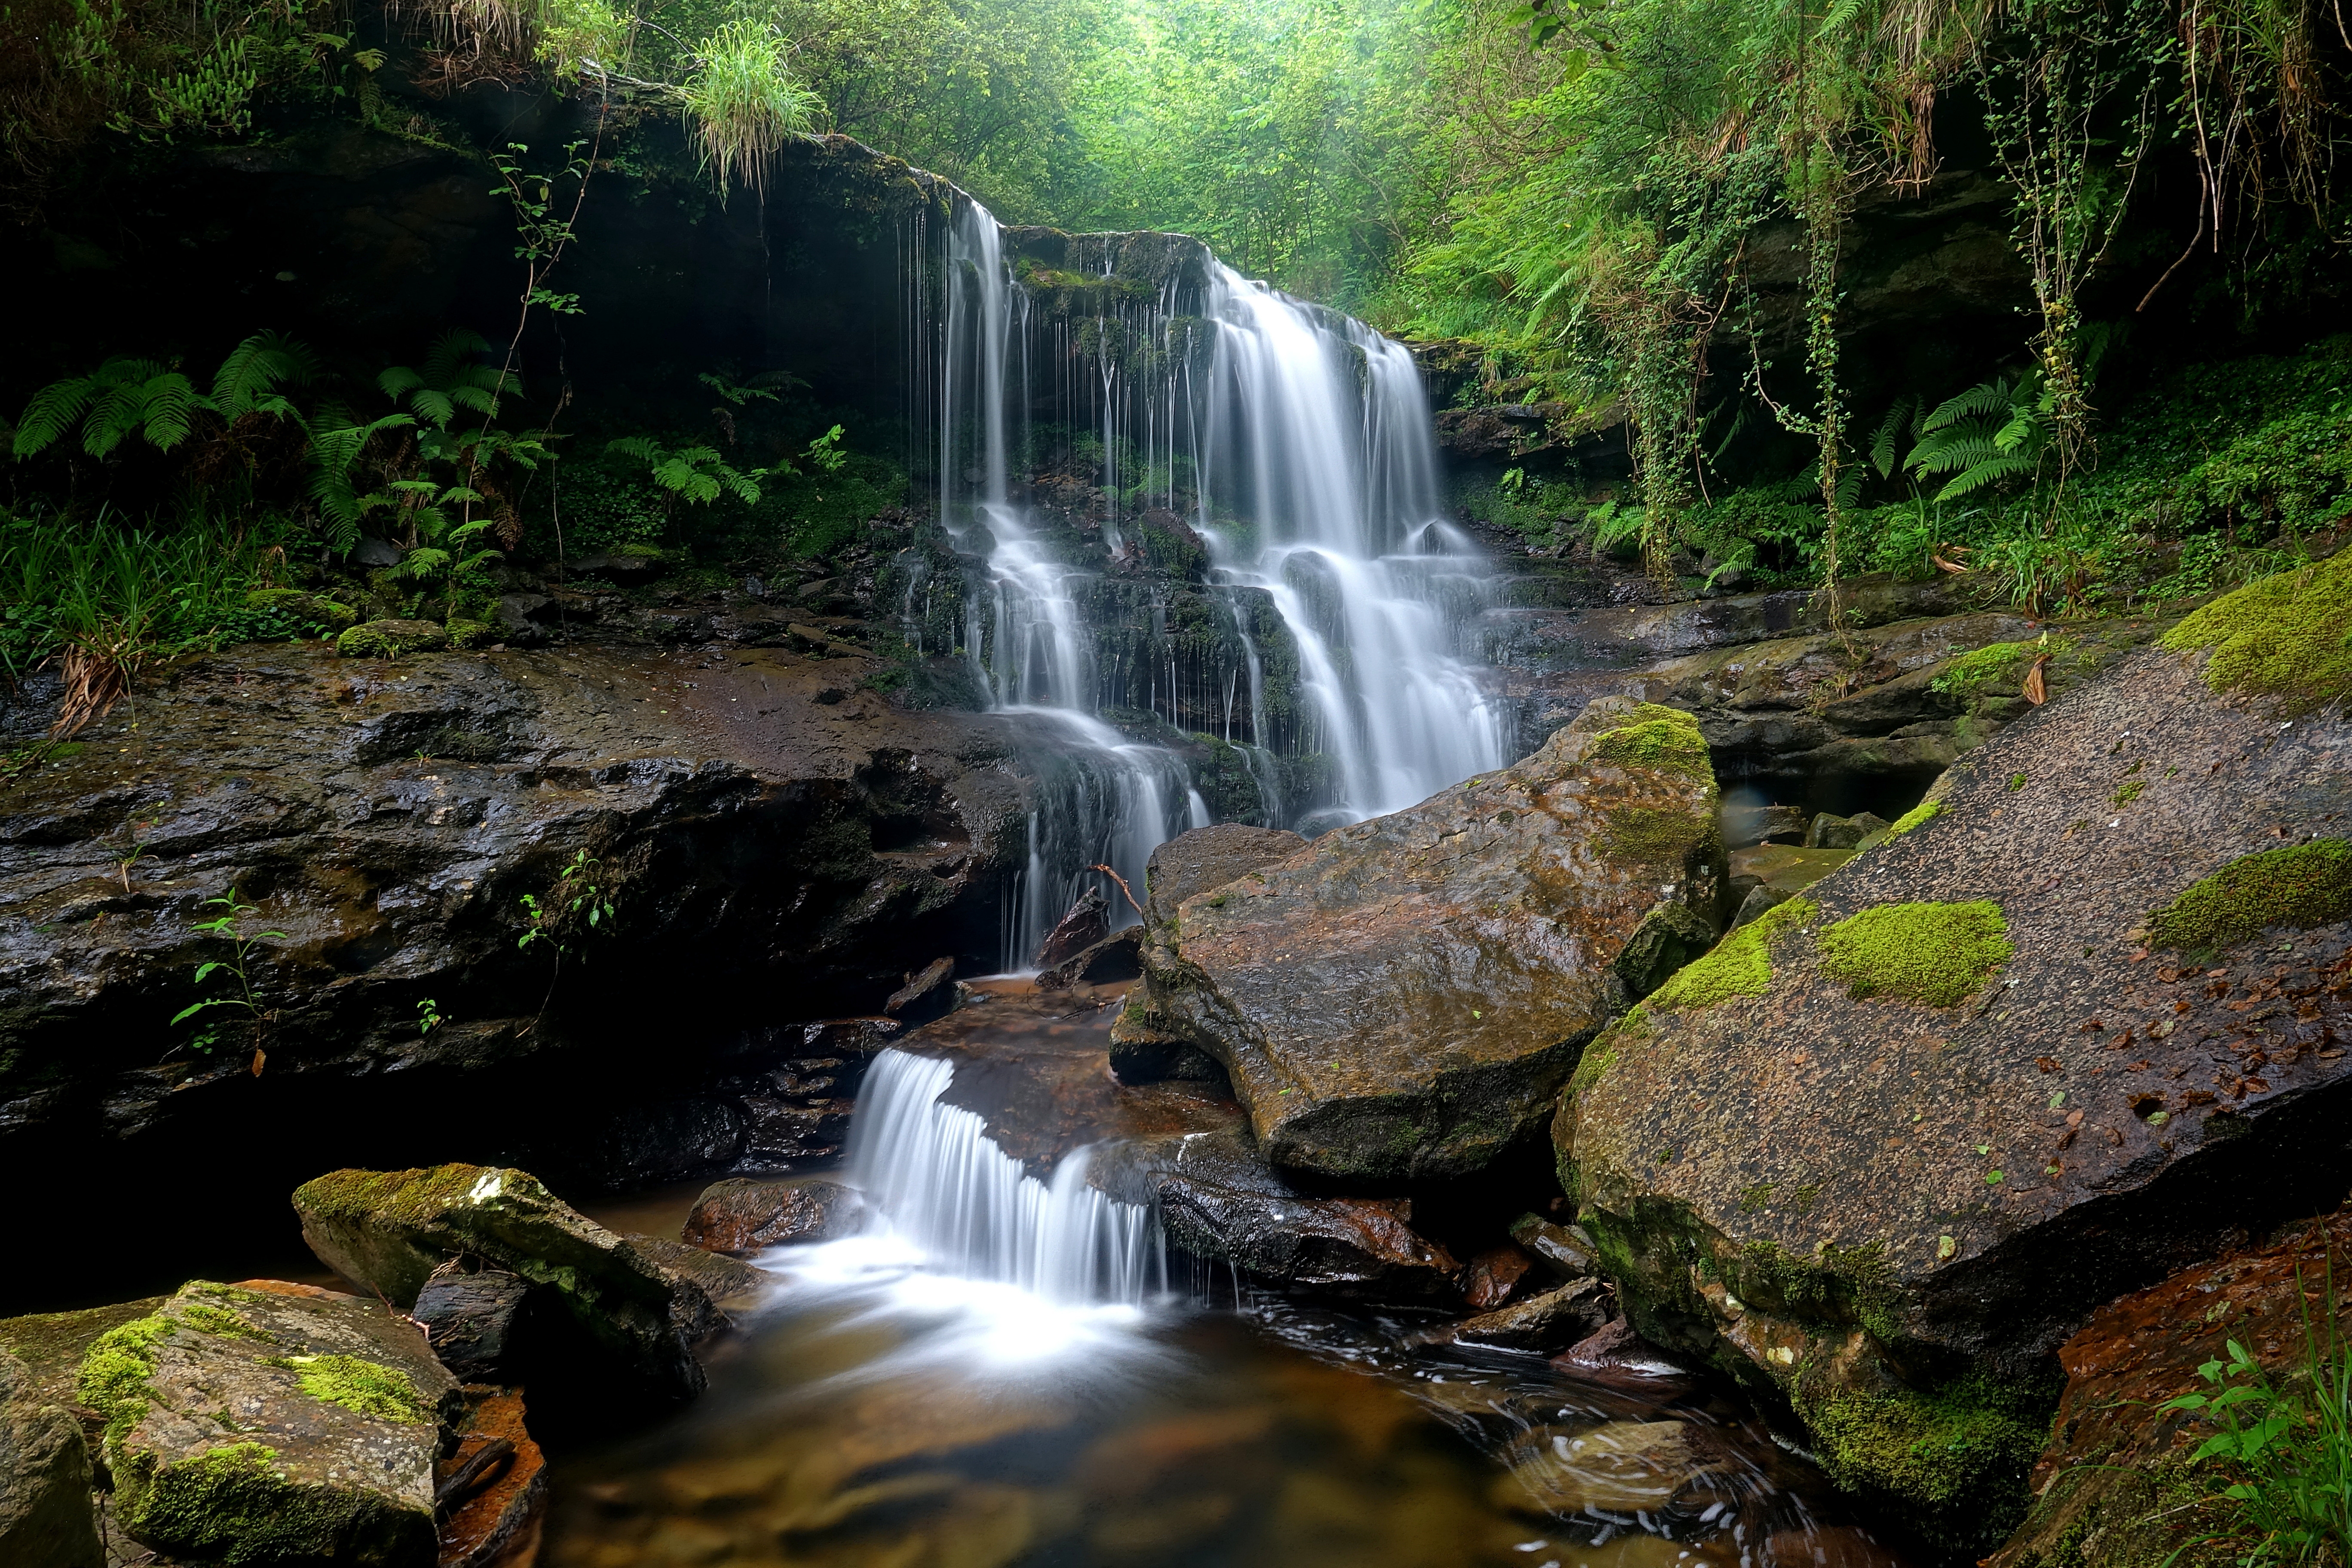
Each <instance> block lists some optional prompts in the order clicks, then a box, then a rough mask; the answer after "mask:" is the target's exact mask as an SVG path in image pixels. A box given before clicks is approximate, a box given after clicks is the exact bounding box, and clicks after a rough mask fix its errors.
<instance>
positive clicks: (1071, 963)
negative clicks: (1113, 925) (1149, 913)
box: [1037, 926, 1143, 991]
mask: <svg viewBox="0 0 2352 1568" xmlns="http://www.w3.org/2000/svg"><path fill="white" fill-rule="evenodd" d="M1142 937H1143V928H1142V927H1140V926H1129V927H1128V928H1127V930H1125V931H1119V932H1118V933H1116V934H1115V935H1111V936H1107V937H1105V938H1103V939H1102V941H1100V942H1096V943H1095V944H1094V945H1093V946H1091V947H1089V948H1087V949H1086V950H1085V951H1084V952H1079V953H1077V954H1076V955H1075V956H1074V957H1071V958H1068V959H1066V960H1064V961H1063V962H1062V963H1059V964H1057V965H1055V967H1054V968H1052V969H1048V970H1045V971H1044V972H1043V973H1040V974H1039V975H1038V976H1037V984H1038V985H1039V986H1041V987H1043V988H1044V989H1046V990H1049V991H1066V990H1068V989H1069V988H1070V987H1071V986H1073V985H1115V984H1118V983H1119V982H1120V981H1122V980H1133V979H1136V978H1137V977H1138V976H1139V975H1140V974H1141V973H1143V955H1142V951H1141V948H1142Z"/></svg>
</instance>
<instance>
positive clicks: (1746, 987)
mask: <svg viewBox="0 0 2352 1568" xmlns="http://www.w3.org/2000/svg"><path fill="white" fill-rule="evenodd" d="M1821 912H1822V911H1821V906H1820V905H1818V904H1816V903H1814V902H1813V901H1812V900H1810V899H1790V900H1788V901H1787V902H1786V903H1783V904H1779V905H1776V906H1774V907H1773V908H1772V909H1769V910H1766V911H1765V912H1764V913H1763V914H1762V915H1760V916H1759V917H1758V918H1757V919H1755V920H1753V921H1748V924H1746V925H1744V926H1741V927H1740V928H1739V929H1738V931H1733V932H1732V933H1731V934H1730V935H1729V936H1727V937H1725V938H1724V939H1723V940H1722V941H1721V942H1717V943H1716V944H1715V947H1714V948H1713V950H1712V951H1710V952H1708V953H1707V954H1706V957H1704V958H1700V959H1696V960H1695V961H1693V962H1692V963H1686V964H1685V965H1684V966H1683V967H1682V968H1681V969H1679V970H1677V971H1675V975H1674V977H1673V978H1672V979H1670V980H1668V981H1667V982H1666V983H1665V984H1664V985H1661V986H1660V987H1658V989H1657V991H1656V992H1655V993H1654V994H1652V995H1651V997H1650V1005H1652V1006H1654V1007H1664V1008H1667V1009H1669V1010H1672V1009H1676V1008H1683V1007H1712V1006H1714V1005H1716V1004H1717V1002H1724V1001H1728V1000H1729V999H1730V998H1732V997H1734V996H1761V995H1763V994H1764V993H1765V992H1767V991H1769V990H1770V989H1771V986H1772V942H1773V941H1774V940H1775V939H1776V938H1778V937H1780V935H1781V934H1782V933H1784V932H1786V931H1792V930H1794V929H1796V928H1797V927H1799V926H1801V925H1803V924H1804V923H1805V922H1806V921H1810V920H1811V919H1813V918H1814V917H1815V916H1816V915H1818V914H1820V913H1821Z"/></svg>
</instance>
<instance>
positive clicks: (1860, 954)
mask: <svg viewBox="0 0 2352 1568" xmlns="http://www.w3.org/2000/svg"><path fill="white" fill-rule="evenodd" d="M2008 930H2009V927H2008V925H2007V923H2006V922H2004V921H2002V920H2001V918H2000V905H1999V904H1996V903H1993V902H1991V901H1990V900H1981V899H1980V900H1977V901H1975V902H1973V903H1966V904H1881V905H1879V906H1878V907H1877V908H1875V909H1869V910H1863V911H1862V912H1861V913H1860V914H1858V915H1854V916H1853V917H1852V918H1850V919H1847V920H1843V921H1838V922H1837V924H1835V925H1833V926H1831V927H1830V928H1829V929H1827V930H1826V931H1822V934H1821V951H1822V973H1825V974H1827V975H1828V976H1829V977H1830V978H1831V979H1832V980H1839V981H1843V982H1844V983H1845V984H1846V985H1847V987H1848V988H1849V990H1850V992H1851V994H1853V995H1854V996H1855V997H1857V998H1860V997H1864V996H1899V997H1902V998H1903V999H1905V1000H1906V1001H1911V1002H1924V1003H1926V1004H1927V1005H1928V1006H1930V1007H1949V1006H1951V1005H1953V1004H1954V1003H1956V1002H1958V1001H1960V1000H1961V999H1962V998H1964V997H1966V996H1969V995H1970V994H1973V993H1975V992H1976V991H1977V990H1978V989H1979V987H1981V986H1982V985H1983V984H1984V983H1985V981H1986V979H1987V978H1988V977H1989V976H1990V974H1991V973H1992V971H1993V970H1994V969H1995V968H1997V967H1999V966H2000V964H2003V963H2007V962H2008V961H2009V960H2010V958H2011V956H2012V955H2013V954H2014V953H2015V952H2016V949H2015V948H2013V947H2011V945H2010V942H2009V937H2008V935H2007V932H2008Z"/></svg>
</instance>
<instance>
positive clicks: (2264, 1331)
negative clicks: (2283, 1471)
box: [1990, 1209, 2352, 1568]
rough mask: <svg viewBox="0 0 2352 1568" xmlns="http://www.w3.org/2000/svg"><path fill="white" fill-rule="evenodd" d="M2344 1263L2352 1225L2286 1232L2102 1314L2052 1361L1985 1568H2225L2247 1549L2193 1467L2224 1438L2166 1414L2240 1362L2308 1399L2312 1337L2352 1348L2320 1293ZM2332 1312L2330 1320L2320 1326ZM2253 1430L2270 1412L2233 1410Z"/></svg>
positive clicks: (2336, 1297)
mask: <svg viewBox="0 0 2352 1568" xmlns="http://www.w3.org/2000/svg"><path fill="white" fill-rule="evenodd" d="M2347 1254H2352V1212H2347V1211H2345V1210H2342V1209H2338V1210H2337V1211H2336V1213H2334V1214H2332V1215H2326V1216H2325V1217H2323V1218H2320V1219H2316V1220H2308V1221H2303V1222H2298V1223H2294V1224H2291V1225H2288V1226H2283V1227H2282V1228H2281V1229H2280V1231H2279V1232H2278V1233H2277V1234H2276V1235H2273V1236H2272V1237H2268V1238H2267V1239H2265V1240H2262V1241H2260V1242H2258V1243H2257V1244H2256V1245H2252V1246H2249V1247H2243V1248H2240V1249H2237V1250H2234V1251H2232V1252H2231V1253H2229V1254H2228V1255H2226V1256H2224V1257H2222V1258H2218V1259H2216V1260H2215V1261H2213V1262H2210V1263H2205V1264H2200V1265H2199V1266H2197V1267H2195V1268H2185V1269H2183V1270H2181V1271H2180V1272H2179V1273H2178V1274H2175V1275H2173V1276H2171V1277H2170V1278H2168V1279H2165V1280H2164V1281H2162V1282H2161V1283H2160V1284H2157V1285H2153V1286H2150V1287H2149V1288H2148V1289H2145V1290H2140V1291H2137V1292H2135V1293H2133V1294H2132V1295H2129V1296H2126V1297H2125V1298H2123V1299H2122V1300H2119V1301H2116V1302H2114V1303H2113V1304H2111V1305H2109V1306H2107V1307H2105V1308H2102V1309H2101V1310H2099V1312H2098V1313H2097V1314H2096V1315H2095V1316H2094V1317H2093V1318H2092V1319H2091V1321H2090V1322H2089V1323H2087V1324H2086V1325H2084V1328H2083V1330H2082V1331H2081V1332H2079V1333H2077V1334H2075V1335H2074V1337H2073V1338H2072V1339H2069V1340H2068V1341H2067V1342H2065V1343H2064V1344H2063V1345H2061V1346H2060V1347H2059V1349H2058V1360H2059V1362H2060V1363H2061V1364H2062V1365H2063V1367H2064V1368H2065V1370H2066V1389H2065V1393H2064V1394H2063V1395H2062V1396H2061V1398H2060V1400H2059V1402H2058V1418H2057V1420H2056V1421H2055V1422H2054V1423H2053V1426H2052V1428H2051V1436H2050V1441H2049V1446H2048V1447H2046V1448H2044V1449H2043V1450H2042V1457H2041V1458H2040V1459H2039V1460H2038V1461H2037V1462H2036V1463H2035V1465H2034V1467H2033V1479H2032V1496H2033V1507H2032V1511H2031V1513H2030V1514H2029V1515H2028V1516H2027V1519H2026V1521H2025V1523H2024V1524H2023V1525H2022V1526H2021V1528H2020V1529H2019V1530H2018V1532H2017V1533H2016V1535H2014V1536H2013V1537H2011V1539H2010V1541H2009V1542H2008V1543H2007V1544H2006V1545H2005V1546H2003V1547H2002V1548H2001V1549H2000V1552H1996V1553H1995V1554H1994V1555H1993V1557H1992V1558H1991V1560H1990V1568H2158V1565H2161V1564H2165V1563H2172V1564H2174V1565H2175V1568H2221V1564H2223V1563H2239V1562H2241V1561H2242V1560H2243V1559H2244V1557H2245V1555H2246V1550H2247V1548H2248V1547H2249V1546H2251V1545H2252V1544H2253V1542H2251V1541H2242V1540H2239V1539H2237V1538H2236V1532H2235V1530H2234V1529H2233V1526H2236V1525H2238V1524H2239V1522H2240V1521H2237V1520H2235V1519H2233V1518H2232V1517H2231V1515H2232V1513H2233V1512H2234V1511H2235V1510H2233V1509H2231V1507H2230V1505H2228V1504H2227V1503H2223V1502H2221V1501H2220V1500H2219V1499H2218V1497H2217V1494H2218V1493H2219V1492H2220V1491H2221V1488H2222V1487H2223V1486H2224V1485H2225V1484H2227V1481H2226V1479H2225V1478H2224V1476H2223V1474H2222V1472H2221V1468H2220V1467H2219V1466H2218V1465H2214V1464H2207V1465H2204V1466H2200V1465H2197V1464H2195V1463H2193V1462H2192V1461H2191V1459H2190V1456H2191V1455H2192V1454H2193V1453H2194V1452H2195V1451H2196V1449H2197V1447H2199V1445H2200V1444H2202V1443H2203V1442H2204V1441H2205V1439H2206V1438H2208V1437H2210V1436H2213V1435H2214V1434H2215V1433H2216V1432H2217V1431H2220V1430H2221V1424H2220V1423H2219V1422H2218V1421H2217V1420H2216V1419H2214V1413H2213V1412H2211V1411H2210V1410H2209V1411H2199V1410H2177V1409H2168V1408H2167V1405H2169V1404H2170V1402H2171V1401H2172V1400H2174V1399H2176V1398H2178V1397H2179V1395H2181V1394H2192V1393H2193V1394H2206V1395H2208V1396H2209V1397H2210V1395H2212V1394H2219V1393H2220V1392H2221V1389H2222V1388H2225V1387H2228V1386H2230V1385H2231V1384H2245V1383H2247V1382H2250V1381H2251V1379H2250V1378H2248V1377H2246V1376H2244V1375H2242V1374H2241V1375H2238V1376H2234V1377H2230V1378H2227V1379H2225V1380H2224V1381H2223V1382H2222V1383H2221V1384H2220V1385H2219V1386H2217V1385H2216V1384H2213V1383H2211V1382H2210V1381H2208V1380H2207V1379H2206V1378H2205V1377H2204V1376H2203V1375H2202V1374H2201V1373H2200V1371H2199V1369H2200V1367H2202V1366H2205V1365H2206V1364H2208V1363H2221V1366H2222V1367H2227V1366H2228V1365H2229V1364H2230V1363H2231V1362H2232V1361H2233V1360H2234V1359H2235V1358H2234V1357H2233V1356H2232V1355H2231V1351H2230V1347H2231V1344H2233V1343H2234V1344H2239V1345H2242V1346H2244V1347H2245V1348H2246V1350H2247V1352H2248V1353H2249V1354H2251V1355H2252V1358H2253V1360H2254V1362H2255V1363H2256V1364H2257V1365H2259V1366H2260V1367H2261V1368H2262V1375H2263V1377H2264V1378H2266V1379H2268V1380H2269V1381H2270V1382H2271V1384H2273V1386H2274V1387H2276V1388H2278V1389H2280V1390H2282V1391H2284V1392H2286V1393H2289V1394H2294V1395H2297V1396H2302V1395H2305V1394H2307V1393H2308V1392H2309V1390H2310V1386H2311V1360H2310V1354H2309V1345H2310V1339H2309V1338H2307V1337H2306V1336H2307V1335H2315V1336H2316V1337H2317V1338H2318V1339H2319V1341H2320V1342H2321V1343H2323V1344H2325V1343H2326V1342H2327V1341H2328V1338H2329V1336H2330V1334H2331V1332H2332V1333H2333V1334H2334V1335H2335V1336H2336V1337H2337V1338H2338V1339H2340V1338H2342V1337H2343V1336H2345V1335H2347V1334H2352V1297H2347V1295H2345V1293H2344V1290H2343V1287H2342V1285H2341V1284H2338V1285H2337V1287H2336V1289H2335V1290H2333V1291H2329V1290H2326V1289H2325V1282H2326V1280H2327V1279H2328V1278H2329V1275H2330V1271H2331V1270H2336V1271H2338V1272H2340V1271H2341V1269H2342V1268H2343V1267H2344V1259H2345V1258H2346V1257H2347ZM2329 1310H2334V1312H2335V1313H2336V1323H2335V1324H2334V1325H2333V1326H2332V1329H2331V1325H2330V1324H2329V1323H2328V1321H2327V1312H2328V1311H2329ZM2238 1414H2239V1415H2240V1416H2241V1417H2242V1419H2244V1420H2245V1422H2246V1423H2247V1424H2248V1425H2252V1423H2253V1422H2254V1421H2256V1420H2259V1419H2261V1418H2262V1417H2263V1415H2267V1414H2269V1412H2268V1411H2266V1410H2264V1409H2262V1408H2259V1407H2257V1408H2252V1409H2248V1408H2246V1407H2240V1409H2239V1412H2238Z"/></svg>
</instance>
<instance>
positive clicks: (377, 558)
mask: <svg viewBox="0 0 2352 1568" xmlns="http://www.w3.org/2000/svg"><path fill="white" fill-rule="evenodd" d="M403 553H404V552H403V551H402V550H401V548H400V546H398V545H396V544H394V543H393V542H391V541H390V540H385V539H377V538H375V537H374V536H373V535H363V536H362V538H361V540H360V542H358V543H357V544H355V545H353V546H352V564H354V565H358V566H397V565H399V564H400V560H401V556H402V554H403Z"/></svg>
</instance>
